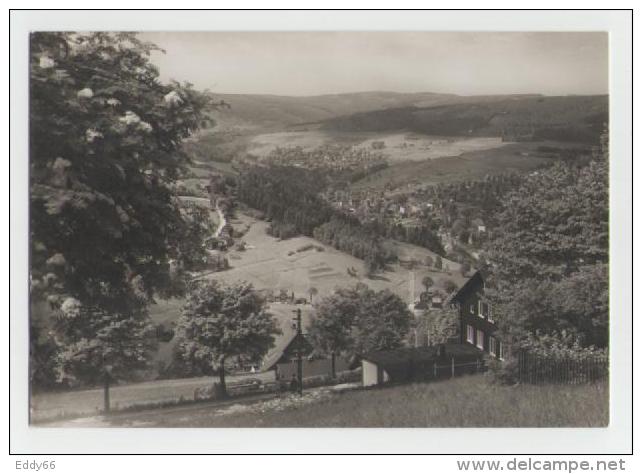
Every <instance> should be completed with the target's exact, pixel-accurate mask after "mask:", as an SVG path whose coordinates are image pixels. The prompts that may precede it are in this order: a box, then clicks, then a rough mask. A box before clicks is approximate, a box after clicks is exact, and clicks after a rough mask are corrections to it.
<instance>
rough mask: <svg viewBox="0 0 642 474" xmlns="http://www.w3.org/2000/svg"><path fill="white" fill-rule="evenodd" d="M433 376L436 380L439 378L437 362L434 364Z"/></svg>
mask: <svg viewBox="0 0 642 474" xmlns="http://www.w3.org/2000/svg"><path fill="white" fill-rule="evenodd" d="M432 376H433V378H435V379H436V378H437V361H434V362H433V363H432Z"/></svg>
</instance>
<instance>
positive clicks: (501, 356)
mask: <svg viewBox="0 0 642 474" xmlns="http://www.w3.org/2000/svg"><path fill="white" fill-rule="evenodd" d="M497 347H498V349H499V350H498V351H497V358H498V359H499V360H504V344H503V343H502V341H497Z"/></svg>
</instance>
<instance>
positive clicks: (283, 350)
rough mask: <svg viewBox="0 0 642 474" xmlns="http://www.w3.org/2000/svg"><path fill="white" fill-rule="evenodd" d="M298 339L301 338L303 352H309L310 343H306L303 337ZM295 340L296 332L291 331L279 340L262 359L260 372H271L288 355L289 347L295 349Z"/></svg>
mask: <svg viewBox="0 0 642 474" xmlns="http://www.w3.org/2000/svg"><path fill="white" fill-rule="evenodd" d="M300 337H301V338H302V341H301V344H302V347H303V350H304V352H305V353H307V352H309V350H310V349H311V346H310V343H309V342H308V341H307V339H306V338H305V336H304V335H301V336H300ZM296 340H297V333H296V331H292V332H290V333H288V334H286V336H285V337H282V338H280V339H279V340H278V342H277V345H276V346H275V347H274V348H273V349H272V350H271V351H270V352H269V353H268V354H267V355H266V356H265V358H264V359H263V363H262V364H261V370H272V369H273V368H274V366H275V365H276V364H278V363H279V362H280V361H281V359H282V358H283V356H287V355H288V354H287V353H288V350H289V349H290V347H294V348H295V349H296V344H295V341H296Z"/></svg>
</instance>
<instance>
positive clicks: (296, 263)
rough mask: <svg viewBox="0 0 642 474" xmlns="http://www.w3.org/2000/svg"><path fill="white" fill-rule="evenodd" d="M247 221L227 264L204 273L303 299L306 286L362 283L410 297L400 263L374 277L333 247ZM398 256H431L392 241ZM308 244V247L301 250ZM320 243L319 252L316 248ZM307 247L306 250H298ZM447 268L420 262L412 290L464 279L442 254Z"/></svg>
mask: <svg viewBox="0 0 642 474" xmlns="http://www.w3.org/2000/svg"><path fill="white" fill-rule="evenodd" d="M243 220H244V222H246V223H247V222H248V221H249V223H250V227H249V230H248V231H247V233H246V234H245V235H244V236H243V240H244V241H245V242H246V243H247V250H245V251H231V252H230V253H229V254H228V258H229V262H230V266H231V268H230V269H229V270H226V271H223V272H218V273H211V274H209V275H207V276H206V278H209V279H213V280H216V281H219V282H222V283H232V282H235V281H241V280H243V281H248V282H250V283H252V284H253V285H254V286H255V288H257V289H259V290H268V291H269V290H271V291H274V292H275V293H276V294H278V292H279V290H281V289H285V290H286V291H287V292H288V294H290V293H291V292H294V295H295V297H297V298H308V297H309V290H310V288H313V287H314V288H316V289H317V290H318V296H317V298H321V297H323V296H326V295H328V294H330V293H332V292H333V291H334V289H335V288H341V287H346V286H353V285H355V284H357V283H359V282H361V283H365V284H367V285H368V286H370V287H371V288H373V289H375V290H382V289H386V288H387V289H390V290H391V291H393V292H394V293H396V294H398V295H399V296H400V297H401V298H403V299H404V300H408V297H409V292H410V289H409V281H410V272H409V271H408V270H407V269H405V268H403V266H402V265H401V264H399V263H395V264H393V265H390V266H389V268H388V269H387V270H386V271H385V272H382V273H380V274H378V275H376V276H375V277H374V278H367V277H366V276H365V271H364V265H363V261H362V260H359V259H358V258H355V257H352V256H351V255H348V254H346V253H343V252H339V251H338V250H335V249H333V248H332V247H330V246H326V245H323V244H321V243H320V242H318V241H317V240H314V239H312V238H310V237H295V238H292V239H287V240H279V239H276V238H274V237H272V236H270V235H268V234H267V233H266V232H265V230H266V228H267V226H268V223H267V222H264V221H259V220H255V219H251V218H248V217H247V216H245V217H244V219H243ZM394 245H395V247H396V248H397V252H398V255H399V258H400V260H402V261H403V260H408V259H410V258H414V259H416V260H418V261H420V262H423V261H424V260H425V257H426V256H431V257H433V258H434V257H435V254H434V253H433V252H431V251H430V250H427V249H424V248H422V247H418V246H415V245H410V244H405V243H401V242H395V243H394ZM306 248H307V249H306ZM318 248H323V249H324V251H319V250H318ZM302 249H306V250H302ZM443 263H444V265H448V267H449V269H450V272H443V271H436V270H435V269H434V268H428V267H425V266H424V265H419V266H418V267H417V268H416V269H415V270H414V271H415V294H417V295H418V294H419V292H420V291H421V290H422V288H421V279H422V278H423V277H424V276H426V275H429V276H430V277H431V278H432V279H433V280H434V281H435V284H437V285H439V284H440V283H441V282H443V281H444V280H448V279H450V280H452V281H454V282H455V283H456V284H458V285H461V284H462V283H463V282H464V280H465V279H464V278H463V277H462V276H461V274H460V273H459V267H460V266H459V264H458V263H455V262H451V261H449V260H446V259H443ZM351 267H353V268H355V269H356V270H357V273H358V274H357V276H356V277H352V276H350V275H349V274H348V271H347V270H348V268H351Z"/></svg>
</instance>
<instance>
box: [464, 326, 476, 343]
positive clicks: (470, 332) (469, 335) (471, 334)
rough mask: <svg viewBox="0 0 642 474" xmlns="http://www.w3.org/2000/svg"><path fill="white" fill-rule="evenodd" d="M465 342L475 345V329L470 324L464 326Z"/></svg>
mask: <svg viewBox="0 0 642 474" xmlns="http://www.w3.org/2000/svg"><path fill="white" fill-rule="evenodd" d="M466 341H468V342H470V343H471V344H475V328H474V327H472V326H471V325H470V324H468V325H467V326H466Z"/></svg>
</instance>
